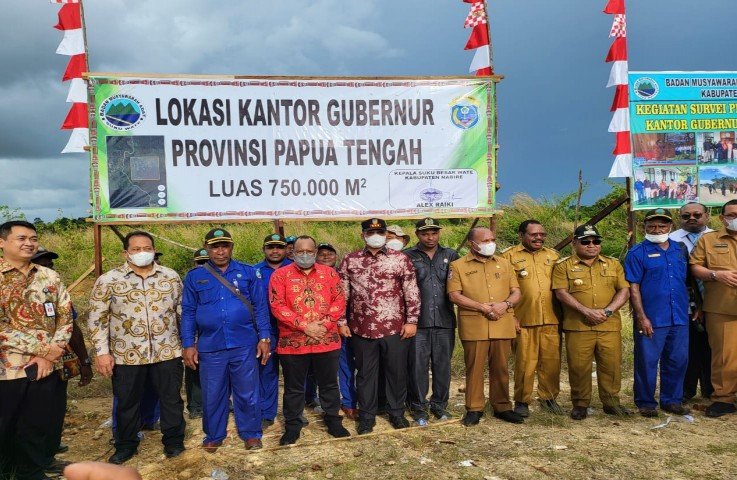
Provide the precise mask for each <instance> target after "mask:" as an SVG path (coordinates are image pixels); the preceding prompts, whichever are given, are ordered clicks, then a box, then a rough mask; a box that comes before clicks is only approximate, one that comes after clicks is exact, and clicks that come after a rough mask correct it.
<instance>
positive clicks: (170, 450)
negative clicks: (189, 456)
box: [164, 445, 184, 458]
mask: <svg viewBox="0 0 737 480" xmlns="http://www.w3.org/2000/svg"><path fill="white" fill-rule="evenodd" d="M182 453H184V445H174V446H171V447H164V455H166V458H174V457H178V456H179V455H181V454H182Z"/></svg>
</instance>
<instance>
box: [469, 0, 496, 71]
mask: <svg viewBox="0 0 737 480" xmlns="http://www.w3.org/2000/svg"><path fill="white" fill-rule="evenodd" d="M463 1H464V2H465V3H470V4H471V11H470V12H469V13H468V16H467V17H466V21H465V22H464V24H463V26H464V27H465V28H473V30H472V31H471V35H470V36H469V37H468V41H467V42H466V46H465V47H464V50H473V59H472V60H471V65H470V66H469V67H468V71H469V72H475V74H476V76H489V75H493V74H494V71H493V70H492V67H491V42H490V41H489V26H488V20H487V16H486V8H485V6H484V2H483V0H463Z"/></svg>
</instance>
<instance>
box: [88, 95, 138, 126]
mask: <svg viewBox="0 0 737 480" xmlns="http://www.w3.org/2000/svg"><path fill="white" fill-rule="evenodd" d="M99 116H100V118H101V119H102V121H103V122H105V125H107V126H108V127H110V128H112V129H114V130H131V129H133V128H135V127H136V126H138V124H139V123H141V121H142V120H143V119H144V118H146V110H145V109H144V108H143V105H141V103H140V102H139V101H138V99H136V98H134V97H132V96H130V95H113V96H112V97H110V98H108V99H107V100H105V101H104V102H102V105H100V110H99Z"/></svg>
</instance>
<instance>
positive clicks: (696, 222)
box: [670, 202, 714, 402]
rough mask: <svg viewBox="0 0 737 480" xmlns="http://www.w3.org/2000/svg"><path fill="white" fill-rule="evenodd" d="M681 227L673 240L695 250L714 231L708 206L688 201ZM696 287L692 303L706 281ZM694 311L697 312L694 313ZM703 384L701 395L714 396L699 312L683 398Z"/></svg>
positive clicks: (692, 327) (691, 337)
mask: <svg viewBox="0 0 737 480" xmlns="http://www.w3.org/2000/svg"><path fill="white" fill-rule="evenodd" d="M679 216H680V218H681V228H680V229H678V230H676V231H675V232H671V234H670V239H671V240H674V241H676V242H682V243H683V244H684V245H686V248H687V249H688V251H689V253H690V252H691V251H692V250H693V247H694V245H696V241H697V240H698V239H699V238H701V236H702V235H703V234H705V233H709V232H713V231H714V230H712V229H711V228H709V226H708V225H707V223H708V222H709V215H708V214H707V213H706V207H705V206H703V205H702V204H700V203H696V202H691V203H687V204H686V205H684V206H683V207H681V210H680V212H679ZM696 284H697V288H691V289H690V294H691V305H701V303H702V297H703V296H704V284H703V282H701V281H700V280H697V281H696ZM692 313H694V312H692ZM699 383H700V384H701V396H702V397H703V398H709V397H711V394H712V393H713V392H714V387H712V386H711V348H709V337H708V336H707V335H706V328H704V316H703V315H699V316H698V317H697V318H694V319H693V321H691V322H689V332H688V367H687V368H686V378H684V380H683V401H684V402H686V401H688V400H690V399H692V398H693V397H695V396H696V387H698V386H699Z"/></svg>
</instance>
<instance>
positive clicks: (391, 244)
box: [386, 238, 404, 252]
mask: <svg viewBox="0 0 737 480" xmlns="http://www.w3.org/2000/svg"><path fill="white" fill-rule="evenodd" d="M386 248H390V249H392V250H396V251H397V252H401V251H402V249H403V248H404V242H403V241H401V240H399V239H398V238H392V239H391V240H389V241H388V242H386Z"/></svg>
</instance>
